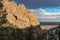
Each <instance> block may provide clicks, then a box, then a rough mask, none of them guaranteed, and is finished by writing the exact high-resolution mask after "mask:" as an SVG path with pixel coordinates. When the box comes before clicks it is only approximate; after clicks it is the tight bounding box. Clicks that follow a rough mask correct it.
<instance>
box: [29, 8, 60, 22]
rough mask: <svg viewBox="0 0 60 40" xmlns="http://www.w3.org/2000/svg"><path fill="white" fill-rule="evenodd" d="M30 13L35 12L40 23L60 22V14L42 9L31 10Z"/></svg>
mask: <svg viewBox="0 0 60 40" xmlns="http://www.w3.org/2000/svg"><path fill="white" fill-rule="evenodd" d="M28 11H32V12H35V14H36V15H37V16H38V19H39V20H40V21H54V20H55V21H58V20H60V12H47V11H45V10H44V9H42V8H39V9H29V10H28Z"/></svg>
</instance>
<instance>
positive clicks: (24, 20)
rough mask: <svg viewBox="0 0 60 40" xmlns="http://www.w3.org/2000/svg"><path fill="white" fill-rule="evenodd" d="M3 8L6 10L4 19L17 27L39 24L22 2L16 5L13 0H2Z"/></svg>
mask: <svg viewBox="0 0 60 40" xmlns="http://www.w3.org/2000/svg"><path fill="white" fill-rule="evenodd" d="M2 4H3V10H6V14H7V15H6V20H7V22H9V23H10V24H13V25H15V26H17V27H18V28H26V27H30V26H33V27H35V26H37V25H40V23H39V21H38V20H37V16H36V15H35V14H34V13H33V12H29V11H27V9H26V7H25V5H24V4H19V5H17V4H16V3H15V2H14V1H12V2H9V1H8V0H3V1H2Z"/></svg>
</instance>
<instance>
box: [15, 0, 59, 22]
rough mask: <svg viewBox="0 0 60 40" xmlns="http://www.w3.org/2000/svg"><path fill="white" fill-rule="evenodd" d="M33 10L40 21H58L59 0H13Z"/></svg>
mask: <svg viewBox="0 0 60 40" xmlns="http://www.w3.org/2000/svg"><path fill="white" fill-rule="evenodd" d="M15 2H16V3H17V4H20V3H23V4H24V5H25V6H26V7H27V9H28V11H32V12H34V13H35V14H36V15H37V16H38V19H39V21H40V22H60V0H15Z"/></svg>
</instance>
